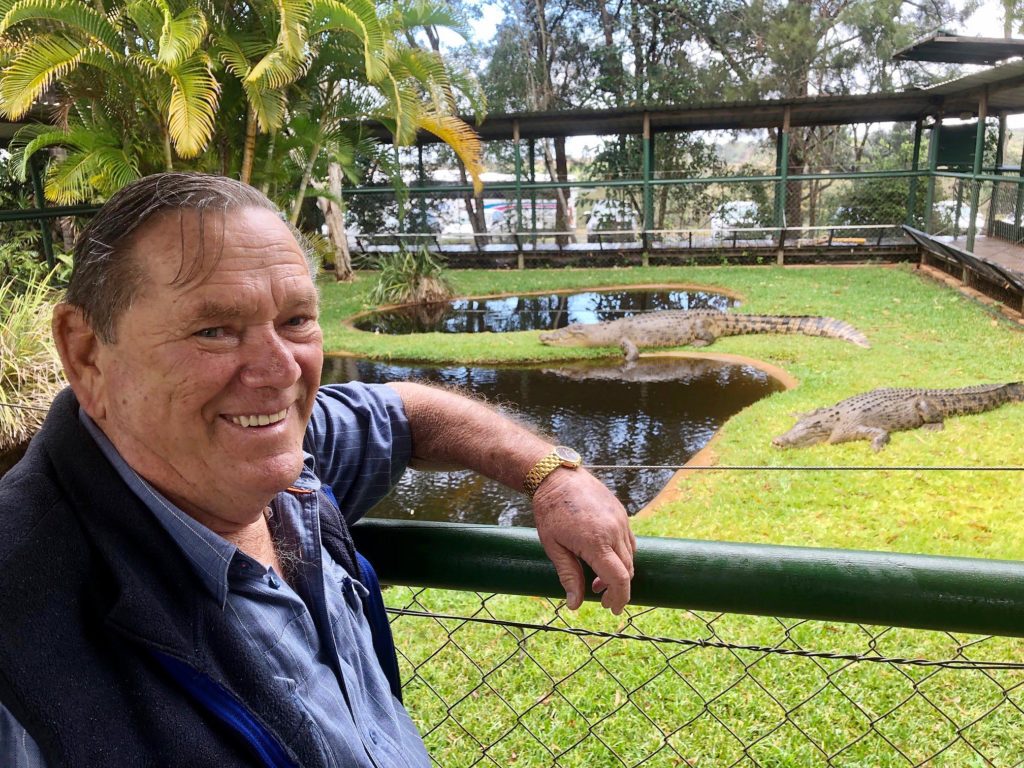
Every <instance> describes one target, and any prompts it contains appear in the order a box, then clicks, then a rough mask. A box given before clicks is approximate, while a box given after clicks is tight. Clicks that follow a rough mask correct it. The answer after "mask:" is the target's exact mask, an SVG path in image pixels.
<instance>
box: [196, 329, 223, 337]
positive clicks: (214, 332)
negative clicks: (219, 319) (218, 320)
mask: <svg viewBox="0 0 1024 768" xmlns="http://www.w3.org/2000/svg"><path fill="white" fill-rule="evenodd" d="M194 335H195V336H198V337H199V338H201V339H219V338H220V337H221V336H223V335H224V329H223V328H203V329H202V330H201V331H196V332H195V334H194Z"/></svg>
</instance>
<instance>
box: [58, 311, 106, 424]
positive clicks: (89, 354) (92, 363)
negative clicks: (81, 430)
mask: <svg viewBox="0 0 1024 768" xmlns="http://www.w3.org/2000/svg"><path fill="white" fill-rule="evenodd" d="M50 327H51V330H52V332H53V341H54V343H55V344H56V346H57V354H59V355H60V361H61V363H62V364H63V366H64V375H65V376H67V379H68V383H70V384H71V389H72V390H73V391H74V393H75V397H77V398H78V402H79V404H80V405H81V406H82V407H83V408H84V409H85V412H86V413H88V414H89V416H90V417H91V418H92V419H94V420H97V419H103V418H104V415H105V412H106V407H105V405H106V403H105V398H104V389H105V388H104V377H103V370H102V367H101V366H100V361H99V351H100V344H102V342H101V341H100V339H99V337H98V336H97V335H96V332H95V331H93V329H92V326H90V325H89V323H88V321H87V320H86V319H85V315H83V314H82V310H81V309H80V308H78V307H75V306H72V305H71V304H67V303H64V302H61V303H59V304H57V306H56V307H54V308H53V317H52V319H51V322H50Z"/></svg>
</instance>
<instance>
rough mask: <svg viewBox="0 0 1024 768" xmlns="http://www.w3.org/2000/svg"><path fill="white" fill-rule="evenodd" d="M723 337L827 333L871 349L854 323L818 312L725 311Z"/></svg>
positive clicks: (816, 334) (833, 337)
mask: <svg viewBox="0 0 1024 768" xmlns="http://www.w3.org/2000/svg"><path fill="white" fill-rule="evenodd" d="M723 319H724V320H725V323H724V328H723V329H722V335H723V336H738V335H742V334H745V333H788V334H801V335H803V336H827V337H828V338H831V339H842V340H843V341H848V342H850V343H851V344H856V345H857V346H858V347H864V348H868V347H870V346H871V345H870V344H869V343H868V338H867V336H865V335H864V334H863V333H861V332H860V331H858V330H857V329H856V328H854V327H853V326H852V325H850V324H849V323H847V322H844V321H842V320H836V319H835V318H833V317H818V316H815V315H744V314H739V313H732V312H730V313H725V314H724V315H723Z"/></svg>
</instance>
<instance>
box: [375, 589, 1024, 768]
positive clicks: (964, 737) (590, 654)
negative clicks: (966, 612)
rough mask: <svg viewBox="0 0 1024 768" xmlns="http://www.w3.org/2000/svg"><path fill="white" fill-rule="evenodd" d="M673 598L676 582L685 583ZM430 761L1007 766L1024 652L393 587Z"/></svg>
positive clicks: (899, 635)
mask: <svg viewBox="0 0 1024 768" xmlns="http://www.w3.org/2000/svg"><path fill="white" fill-rule="evenodd" d="M681 588H683V589H685V581H683V580H681ZM386 596H387V601H388V604H389V606H390V609H389V610H390V611H391V613H392V628H393V630H394V632H395V636H396V644H397V646H398V648H399V651H400V658H401V666H402V668H403V670H402V671H403V679H404V681H405V683H404V691H405V696H406V704H407V706H408V707H409V709H410V711H411V712H412V714H413V717H414V719H416V720H417V724H418V725H419V727H420V728H421V731H422V733H423V734H424V737H425V739H426V742H427V745H428V749H429V750H430V753H431V757H432V759H433V761H434V763H435V764H437V765H443V766H476V765H490V766H507V765H529V766H536V765H557V766H613V767H619V766H629V767H630V768H633V767H635V766H766V767H767V766H783V765H785V766H790V765H792V766H818V765H820V766H923V765H948V766H974V765H977V766H1013V765H1020V764H1022V762H1024V761H1022V753H1024V731H1022V729H1021V728H1020V726H1021V725H1022V724H1024V708H1022V704H1024V692H1022V691H1021V686H1022V684H1024V661H1021V659H1024V654H1022V651H1024V640H1018V639H1012V638H1001V637H991V636H969V635H959V634H954V633H946V632H928V631H920V630H903V629H896V628H892V627H877V626H866V625H856V624H838V623H832V622H821V621H804V620H788V619H783V618H777V617H776V618H764V617H752V616H739V615H734V614H707V613H697V612H691V611H677V610H669V609H661V608H641V607H630V608H628V609H627V611H626V612H625V613H624V614H623V615H622V616H620V617H613V616H611V615H609V614H606V613H604V612H602V611H600V609H597V608H594V607H592V606H585V607H584V609H582V610H581V611H580V612H579V613H572V612H569V611H567V610H566V609H565V607H564V604H563V603H561V602H558V601H553V600H549V599H540V598H518V597H512V596H508V595H488V594H479V593H456V592H448V591H443V590H413V589H408V588H391V589H389V590H388V591H387V595H386Z"/></svg>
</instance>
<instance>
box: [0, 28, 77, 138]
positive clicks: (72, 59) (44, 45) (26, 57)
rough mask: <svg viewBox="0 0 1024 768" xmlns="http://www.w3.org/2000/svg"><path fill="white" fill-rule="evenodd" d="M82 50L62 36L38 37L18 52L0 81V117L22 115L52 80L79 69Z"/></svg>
mask: <svg viewBox="0 0 1024 768" xmlns="http://www.w3.org/2000/svg"><path fill="white" fill-rule="evenodd" d="M85 50H86V49H85V47H84V46H82V44H81V43H78V42H76V41H74V40H70V39H68V38H67V37H64V36H63V35H39V36H37V37H35V38H33V39H31V40H29V42H28V44H27V45H26V46H25V47H24V48H23V49H22V50H21V52H20V53H19V54H18V56H17V58H15V60H14V61H13V62H12V63H11V65H10V66H9V67H7V69H5V70H4V72H3V76H2V77H0V114H5V115H7V116H8V117H10V118H11V119H13V120H17V119H18V118H19V117H21V116H22V115H24V114H25V113H26V112H27V111H28V109H29V107H31V106H32V104H33V102H35V100H36V99H37V98H39V96H40V94H42V93H43V91H45V90H46V89H47V88H49V87H50V83H52V82H53V81H54V79H55V78H60V77H64V76H65V75H67V73H68V72H70V71H72V70H73V69H74V68H75V67H77V66H78V64H79V61H80V60H81V57H82V53H83V52H84V51H85Z"/></svg>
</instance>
